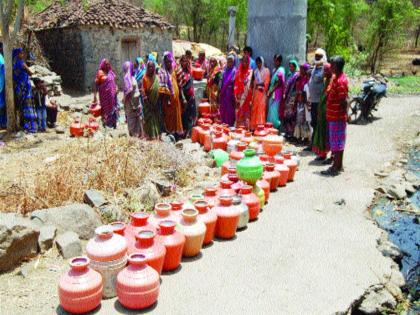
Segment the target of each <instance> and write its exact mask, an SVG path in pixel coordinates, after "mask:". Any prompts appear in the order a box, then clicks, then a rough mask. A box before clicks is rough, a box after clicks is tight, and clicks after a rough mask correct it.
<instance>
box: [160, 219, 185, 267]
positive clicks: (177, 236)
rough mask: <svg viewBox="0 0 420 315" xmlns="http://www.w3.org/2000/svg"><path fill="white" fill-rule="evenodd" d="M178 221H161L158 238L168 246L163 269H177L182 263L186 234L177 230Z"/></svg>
mask: <svg viewBox="0 0 420 315" xmlns="http://www.w3.org/2000/svg"><path fill="white" fill-rule="evenodd" d="M175 227H176V222H175V221H169V220H163V221H160V223H159V233H158V235H157V239H158V241H159V242H160V243H162V244H163V245H164V246H165V248H166V255H165V260H164V262H163V271H171V270H175V269H177V268H178V267H179V265H180V264H181V258H182V251H183V249H184V245H185V236H184V235H183V234H181V233H180V232H178V231H176V230H175Z"/></svg>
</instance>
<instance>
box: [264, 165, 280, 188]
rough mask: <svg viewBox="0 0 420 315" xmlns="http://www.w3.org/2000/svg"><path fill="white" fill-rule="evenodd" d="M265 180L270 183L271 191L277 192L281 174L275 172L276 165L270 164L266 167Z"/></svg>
mask: <svg viewBox="0 0 420 315" xmlns="http://www.w3.org/2000/svg"><path fill="white" fill-rule="evenodd" d="M263 178H264V179H265V180H266V181H268V182H269V183H270V191H276V190H277V187H278V186H279V184H280V173H279V172H278V171H277V170H275V165H274V164H272V163H269V164H267V165H266V166H265V172H264V176H263Z"/></svg>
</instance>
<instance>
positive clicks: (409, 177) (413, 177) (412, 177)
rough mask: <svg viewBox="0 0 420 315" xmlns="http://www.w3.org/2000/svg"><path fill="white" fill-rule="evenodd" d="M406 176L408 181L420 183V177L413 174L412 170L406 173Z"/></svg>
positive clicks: (414, 184)
mask: <svg viewBox="0 0 420 315" xmlns="http://www.w3.org/2000/svg"><path fill="white" fill-rule="evenodd" d="M404 178H405V180H406V181H407V182H409V183H411V184H413V186H416V185H419V184H420V179H419V178H418V177H417V176H416V175H415V174H413V173H412V172H407V173H405V174H404Z"/></svg>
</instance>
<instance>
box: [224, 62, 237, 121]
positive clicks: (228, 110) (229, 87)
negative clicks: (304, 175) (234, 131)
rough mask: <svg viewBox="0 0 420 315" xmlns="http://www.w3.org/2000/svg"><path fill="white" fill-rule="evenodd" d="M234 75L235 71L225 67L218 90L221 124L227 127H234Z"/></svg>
mask: <svg viewBox="0 0 420 315" xmlns="http://www.w3.org/2000/svg"><path fill="white" fill-rule="evenodd" d="M235 75H236V69H235V68H234V67H233V68H231V69H228V68H227V67H226V68H225V70H224V71H223V76H222V87H221V89H220V117H221V119H222V123H224V124H228V125H229V126H234V125H235V116H236V114H235V94H234V92H233V91H234V85H235Z"/></svg>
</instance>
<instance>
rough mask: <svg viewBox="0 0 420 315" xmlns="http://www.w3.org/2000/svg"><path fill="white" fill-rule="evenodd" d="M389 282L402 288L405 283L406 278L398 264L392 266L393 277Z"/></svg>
mask: <svg viewBox="0 0 420 315" xmlns="http://www.w3.org/2000/svg"><path fill="white" fill-rule="evenodd" d="M389 282H390V283H392V284H394V285H396V286H397V287H398V288H401V287H403V286H404V285H405V279H404V276H403V274H402V273H401V272H400V270H399V267H398V265H397V264H395V265H393V266H391V277H390V279H389Z"/></svg>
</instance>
